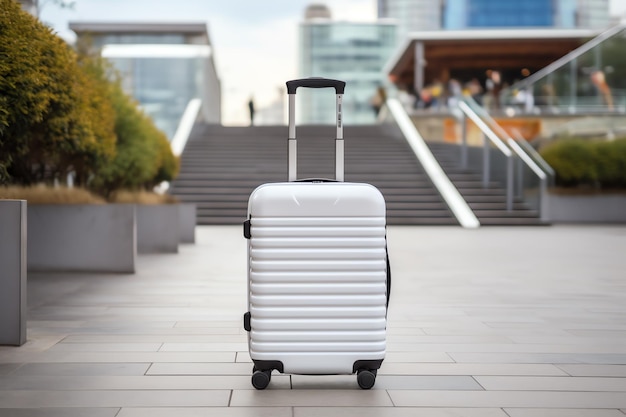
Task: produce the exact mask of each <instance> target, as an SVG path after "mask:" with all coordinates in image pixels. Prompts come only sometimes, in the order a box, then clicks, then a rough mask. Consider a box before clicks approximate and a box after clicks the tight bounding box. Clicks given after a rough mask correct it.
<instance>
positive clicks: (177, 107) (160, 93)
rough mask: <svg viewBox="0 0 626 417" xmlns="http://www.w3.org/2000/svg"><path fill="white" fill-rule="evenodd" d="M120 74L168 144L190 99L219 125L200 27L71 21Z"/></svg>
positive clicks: (215, 87) (217, 98) (207, 46)
mask: <svg viewBox="0 0 626 417" xmlns="http://www.w3.org/2000/svg"><path fill="white" fill-rule="evenodd" d="M70 29H71V30H73V31H74V32H75V33H76V34H77V36H78V37H79V38H81V37H83V38H86V37H88V38H89V41H90V42H91V43H92V45H93V47H95V48H97V49H98V50H99V51H101V54H102V56H103V57H105V58H107V59H108V60H109V61H110V62H111V63H112V64H113V65H114V66H115V68H116V69H117V70H118V72H119V74H120V76H121V80H122V86H123V88H124V90H125V91H126V93H128V94H129V95H131V96H133V97H134V98H135V99H136V100H137V101H138V102H139V103H140V105H141V107H142V108H143V110H144V111H145V112H146V113H147V114H148V115H150V116H151V117H152V118H153V119H154V121H155V124H156V125H157V127H159V128H160V129H161V130H163V131H164V132H165V133H166V134H167V136H168V138H170V140H171V139H172V138H173V137H174V134H175V133H176V129H177V128H178V124H179V122H180V120H181V118H182V116H183V114H184V112H185V109H186V108H187V106H188V105H189V103H190V102H191V101H192V100H193V99H200V100H202V106H201V111H200V117H201V118H202V119H203V120H204V121H206V122H207V123H220V120H221V87H220V80H219V78H218V75H217V71H216V69H215V63H214V60H213V49H212V46H211V43H210V40H209V35H208V31H207V27H206V24H204V23H89V22H70Z"/></svg>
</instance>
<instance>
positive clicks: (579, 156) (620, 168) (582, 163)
mask: <svg viewBox="0 0 626 417" xmlns="http://www.w3.org/2000/svg"><path fill="white" fill-rule="evenodd" d="M540 154H541V156H542V157H543V158H544V159H545V160H546V162H547V163H548V164H549V165H550V166H552V168H554V170H555V172H556V183H557V185H560V186H564V187H577V186H592V187H594V188H604V189H612V188H626V138H623V139H616V140H614V141H590V140H583V139H575V138H574V139H569V138H565V139H559V140H557V141H555V142H552V143H550V144H548V145H546V146H544V147H543V148H542V149H540Z"/></svg>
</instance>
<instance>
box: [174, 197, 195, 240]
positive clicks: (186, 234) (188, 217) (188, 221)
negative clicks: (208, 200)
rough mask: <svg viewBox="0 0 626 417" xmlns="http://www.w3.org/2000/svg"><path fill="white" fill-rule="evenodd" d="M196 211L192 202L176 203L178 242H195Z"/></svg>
mask: <svg viewBox="0 0 626 417" xmlns="http://www.w3.org/2000/svg"><path fill="white" fill-rule="evenodd" d="M196 211H197V210H196V205H195V204H194V203H180V204H178V214H179V223H178V226H179V242H180V243H196Z"/></svg>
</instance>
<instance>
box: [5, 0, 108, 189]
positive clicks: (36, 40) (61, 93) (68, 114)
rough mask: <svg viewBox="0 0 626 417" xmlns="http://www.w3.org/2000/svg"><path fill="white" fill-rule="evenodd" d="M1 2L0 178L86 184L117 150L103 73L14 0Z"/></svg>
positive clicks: (18, 180)
mask: <svg viewBox="0 0 626 417" xmlns="http://www.w3.org/2000/svg"><path fill="white" fill-rule="evenodd" d="M0 6H1V11H0V90H1V91H2V95H0V183H7V182H12V183H17V184H24V185H29V184H33V183H38V182H50V181H52V180H54V179H55V178H61V179H63V178H64V177H65V175H67V173H68V172H69V171H74V172H76V173H77V176H78V179H79V182H85V181H86V179H87V178H88V177H89V176H90V175H92V174H93V171H94V169H96V168H97V166H98V165H99V164H102V163H103V161H104V162H105V163H106V159H107V158H108V159H110V158H111V157H112V156H113V154H114V152H115V135H114V131H113V129H112V127H111V126H112V121H113V110H112V107H111V105H110V104H108V103H107V97H108V94H107V91H106V88H105V84H104V83H103V79H102V77H100V76H99V74H98V73H97V72H96V71H94V69H95V67H94V66H89V65H83V66H79V64H78V61H77V56H76V53H75V52H74V51H73V50H72V49H71V48H70V47H69V45H67V44H66V43H65V42H64V41H63V40H62V39H61V38H59V37H58V36H55V35H54V34H53V33H52V31H51V29H50V28H48V27H46V26H45V25H43V24H41V23H40V22H39V21H38V20H37V19H35V18H34V17H32V16H31V15H30V14H28V13H26V12H24V11H22V10H21V8H20V7H19V5H18V4H17V3H16V2H14V1H13V0H0Z"/></svg>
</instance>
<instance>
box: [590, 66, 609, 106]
mask: <svg viewBox="0 0 626 417" xmlns="http://www.w3.org/2000/svg"><path fill="white" fill-rule="evenodd" d="M590 78H591V82H592V83H593V85H594V86H595V87H596V88H597V89H598V91H599V92H600V94H602V98H603V101H604V104H605V105H606V106H607V107H608V108H609V110H613V96H612V95H611V89H610V88H609V85H608V84H607V82H606V76H605V75H604V72H602V71H600V70H595V71H593V72H592V73H591V75H590Z"/></svg>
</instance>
